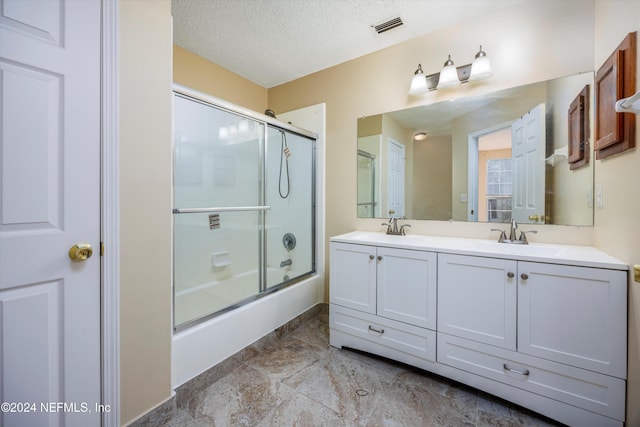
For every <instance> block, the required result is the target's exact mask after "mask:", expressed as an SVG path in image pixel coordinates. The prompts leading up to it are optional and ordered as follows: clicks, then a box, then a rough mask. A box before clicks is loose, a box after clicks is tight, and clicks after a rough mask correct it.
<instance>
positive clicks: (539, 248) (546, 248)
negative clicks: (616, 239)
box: [331, 231, 629, 270]
mask: <svg viewBox="0 0 640 427" xmlns="http://www.w3.org/2000/svg"><path fill="white" fill-rule="evenodd" d="M331 241H332V242H343V243H358V244H361V245H374V246H384V247H388V248H404V249H416V250H425V251H433V252H443V253H450V254H460V255H475V256H486V257H492V258H508V259H515V260H518V261H533V262H546V263H551V264H565V265H576V266H583V267H596V268H608V269H613V270H628V269H629V266H628V265H627V264H624V263H623V262H621V261H620V260H618V259H616V258H614V257H612V256H611V255H608V254H606V253H604V252H602V251H601V250H599V249H596V248H594V247H592V246H574V245H551V244H545V243H529V244H528V245H518V244H508V243H498V242H497V241H496V240H482V239H465V238H460V237H441V236H424V235H417V234H411V235H407V236H393V235H388V234H385V233H382V232H371V231H353V232H351V233H346V234H342V235H339V236H335V237H332V238H331Z"/></svg>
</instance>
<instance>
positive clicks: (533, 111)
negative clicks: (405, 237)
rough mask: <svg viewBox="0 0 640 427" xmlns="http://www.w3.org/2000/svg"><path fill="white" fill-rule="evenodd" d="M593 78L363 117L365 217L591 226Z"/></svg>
mask: <svg viewBox="0 0 640 427" xmlns="http://www.w3.org/2000/svg"><path fill="white" fill-rule="evenodd" d="M592 89H593V73H592V72H588V73H581V74H577V75H573V76H568V77H564V78H560V79H555V80H549V81H545V82H539V83H534V84H529V85H526V86H521V87H516V88H511V89H506V90H502V91H499V92H495V93H490V94H486V95H480V96H473V97H464V98H460V99H456V100H451V101H444V102H438V103H434V104H431V105H425V106H419V107H414V108H409V109H405V110H400V111H393V112H388V113H383V114H378V115H375V116H369V117H363V118H361V119H358V154H357V159H358V160H357V168H358V169H357V171H358V172H357V176H358V192H357V195H358V201H357V212H358V217H360V218H388V217H390V216H396V217H406V218H408V219H421V220H454V221H480V222H508V221H510V220H511V218H515V219H516V220H517V221H518V222H520V223H536V224H563V225H587V226H588V225H593V156H592V155H591V154H592V153H591V150H592V147H591V146H592V144H590V141H592V135H593V129H592V128H593V126H591V125H590V124H591V123H593V113H592V106H593V105H594V103H593V100H592V97H593V90H592Z"/></svg>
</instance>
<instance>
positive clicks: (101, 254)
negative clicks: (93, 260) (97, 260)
mask: <svg viewBox="0 0 640 427" xmlns="http://www.w3.org/2000/svg"><path fill="white" fill-rule="evenodd" d="M100 256H104V242H100Z"/></svg>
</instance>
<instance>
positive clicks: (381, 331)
mask: <svg viewBox="0 0 640 427" xmlns="http://www.w3.org/2000/svg"><path fill="white" fill-rule="evenodd" d="M369 330H370V331H371V332H375V333H377V334H380V335H382V334H384V329H375V328H372V327H371V325H369Z"/></svg>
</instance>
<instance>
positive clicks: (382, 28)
mask: <svg viewBox="0 0 640 427" xmlns="http://www.w3.org/2000/svg"><path fill="white" fill-rule="evenodd" d="M402 25H404V23H403V22H402V18H400V17H399V16H398V17H397V18H391V19H387V20H386V21H384V22H380V23H378V24H373V25H372V26H371V28H373V29H374V30H375V31H376V33H378V34H382V33H385V32H387V31H389V30H393V29H394V28H398V27H401V26H402Z"/></svg>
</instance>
